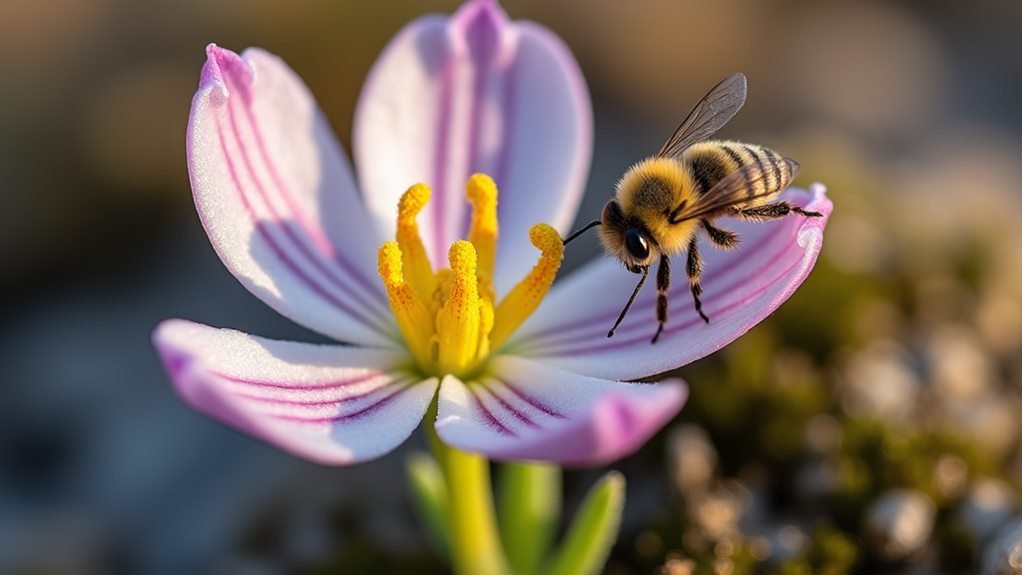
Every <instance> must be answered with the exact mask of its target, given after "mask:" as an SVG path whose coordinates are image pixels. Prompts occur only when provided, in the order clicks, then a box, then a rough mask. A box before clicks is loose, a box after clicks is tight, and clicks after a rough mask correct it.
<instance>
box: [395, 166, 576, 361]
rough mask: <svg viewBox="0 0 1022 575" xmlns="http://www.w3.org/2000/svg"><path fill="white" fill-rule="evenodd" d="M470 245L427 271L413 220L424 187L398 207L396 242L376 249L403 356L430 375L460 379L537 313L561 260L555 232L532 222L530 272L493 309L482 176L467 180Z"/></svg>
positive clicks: (491, 229)
mask: <svg viewBox="0 0 1022 575" xmlns="http://www.w3.org/2000/svg"><path fill="white" fill-rule="evenodd" d="M466 195H467V197H468V200H469V202H470V203H471V204H472V220H471V224H470V227H469V233H468V240H458V241H456V242H454V244H453V245H451V247H450V249H449V250H448V253H447V261H448V264H449V266H450V267H447V268H443V269H440V270H438V271H436V272H434V271H433V268H432V265H431V264H430V261H429V258H428V256H427V254H426V249H425V246H424V245H423V243H422V239H421V238H420V236H419V226H418V224H417V223H416V217H417V216H418V214H419V212H421V211H422V209H423V208H424V207H425V206H426V204H427V203H428V202H429V198H430V189H429V188H428V187H427V186H426V185H424V184H416V185H414V186H412V187H411V188H409V189H408V191H406V192H405V193H404V195H403V196H401V200H400V202H399V203H398V221H397V241H396V242H387V243H385V244H383V245H382V246H380V251H379V254H378V255H379V262H378V263H379V273H380V278H381V279H382V280H383V284H384V286H385V287H386V288H387V295H388V298H389V299H390V308H391V310H392V311H393V312H394V316H395V318H396V319H397V324H398V327H399V328H400V330H401V334H402V335H403V336H404V339H405V343H406V345H407V346H408V349H409V351H410V352H411V354H412V356H413V357H414V358H415V361H416V363H418V366H419V368H420V369H421V370H422V371H423V372H424V373H426V374H428V375H437V376H443V375H446V374H454V375H458V376H464V375H467V374H470V373H471V372H472V371H474V370H476V369H477V368H479V367H480V366H481V365H482V364H483V362H484V361H485V360H486V358H487V357H488V356H489V354H490V350H491V349H496V348H497V347H499V346H500V345H501V344H502V343H504V342H505V341H506V340H507V338H508V336H510V335H511V333H512V332H513V331H514V330H515V329H516V328H517V327H518V326H520V325H521V324H522V322H524V321H525V319H526V318H528V317H529V315H531V314H532V312H534V311H535V310H536V308H537V307H539V304H540V302H541V301H542V300H543V297H544V296H545V295H546V292H547V290H549V289H550V286H551V285H552V284H553V282H554V278H555V277H556V276H557V271H558V270H559V269H560V267H561V260H562V259H563V257H564V244H563V243H562V241H561V236H560V234H558V233H557V231H556V230H554V229H553V228H552V227H550V226H548V225H547V224H536V225H535V226H533V227H532V229H531V230H529V239H530V240H531V242H532V245H534V246H535V247H536V248H538V249H539V251H540V257H539V261H538V262H537V263H536V265H535V266H534V267H533V268H532V270H531V271H530V272H529V273H528V275H526V276H525V278H524V279H522V281H520V282H519V283H518V285H516V286H515V287H514V288H512V289H511V291H510V292H508V293H507V295H506V296H504V298H503V299H502V300H500V302H499V303H498V304H496V305H494V302H495V301H496V296H495V293H494V289H493V284H492V283H491V277H492V276H493V270H494V266H495V264H496V256H497V237H498V226H497V186H496V184H494V183H493V180H492V179H491V178H490V177H489V176H486V175H484V174H475V175H473V176H472V177H471V178H469V181H468V185H467V186H466Z"/></svg>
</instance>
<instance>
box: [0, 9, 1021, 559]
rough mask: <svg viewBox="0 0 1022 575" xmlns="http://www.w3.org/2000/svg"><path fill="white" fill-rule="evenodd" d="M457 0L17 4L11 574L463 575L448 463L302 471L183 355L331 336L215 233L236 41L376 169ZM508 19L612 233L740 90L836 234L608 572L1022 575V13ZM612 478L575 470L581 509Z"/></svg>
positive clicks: (633, 493)
mask: <svg viewBox="0 0 1022 575" xmlns="http://www.w3.org/2000/svg"><path fill="white" fill-rule="evenodd" d="M456 5H457V3H456V2H451V1H448V2H433V1H430V2H411V1H401V2H387V3H385V4H384V3H368V2H353V1H348V2H327V1H324V0H320V1H309V2H289V3H284V2H269V1H268V0H245V1H242V0H235V1H209V2H205V1H204V2H200V1H192V0H188V1H177V2H171V1H167V0H164V1H153V2H132V1H130V0H88V1H83V0H41V1H34V2H29V1H28V0H0V78H2V85H0V177H2V178H0V181H2V183H0V187H2V193H3V200H4V206H3V210H2V214H3V215H2V222H3V225H2V226H0V282H2V287H3V292H4V293H5V294H6V296H5V297H4V298H3V302H4V303H3V306H4V309H3V312H2V317H3V323H2V324H0V365H2V366H3V378H2V379H0V386H2V397H3V399H2V401H0V572H2V573H54V574H60V573H75V574H77V573H86V574H88V573H114V572H118V573H156V574H162V573H168V574H169V573H266V574H277V573H374V572H413V571H414V572H417V573H429V572H438V573H440V572H444V571H445V567H444V565H443V563H441V562H440V561H439V560H438V559H436V558H435V556H434V555H433V554H432V553H431V551H430V548H429V547H428V544H427V542H426V540H425V539H424V538H423V536H422V535H421V534H420V533H421V532H420V530H419V525H418V524H417V522H416V519H415V517H414V516H413V514H412V512H411V509H410V505H409V502H408V499H407V498H406V496H405V490H404V487H405V486H404V480H403V465H404V459H405V456H406V455H407V454H408V453H409V451H410V450H413V449H418V448H420V446H421V439H418V438H416V439H415V440H414V441H412V442H411V443H410V444H408V445H406V446H404V447H403V448H402V449H401V450H399V452H398V453H395V454H392V455H390V456H388V457H385V458H383V459H382V460H380V461H376V462H373V463H369V464H365V465H361V466H358V467H353V468H339V469H327V468H321V467H318V466H315V465H312V464H308V463H305V462H302V461H299V460H297V459H295V458H292V457H290V456H288V455H285V454H283V453H280V452H278V451H277V450H275V449H273V448H270V447H268V446H265V445H263V444H261V443H259V442H257V441H254V440H250V439H247V438H245V437H242V436H240V435H238V434H236V433H234V432H232V431H230V430H228V429H226V428H224V427H221V426H220V425H218V424H215V423H213V422H211V421H209V420H207V419H205V418H203V417H201V416H199V415H197V414H195V413H193V412H192V411H190V410H189V409H187V408H186V407H185V406H184V405H183V403H182V402H181V401H180V400H179V399H178V398H177V397H176V396H175V394H174V393H173V392H172V390H171V388H170V386H169V384H168V381H167V379H166V377H165V376H164V374H163V372H162V370H161V369H160V367H159V365H158V362H157V359H156V356H155V353H154V352H153V350H152V348H151V346H150V344H149V333H150V331H151V329H152V328H153V327H154V326H155V324H156V323H157V322H158V321H160V320H161V319H164V318H167V317H172V316H178V317H186V318H190V319H194V320H197V321H201V322H204V323H209V324H212V325H222V326H231V327H235V328H238V329H241V330H244V331H248V332H253V333H257V334H260V335H264V336H269V337H274V338H293V339H304V340H316V339H317V338H316V336H314V335H311V334H309V333H307V332H304V331H303V330H301V329H300V328H298V327H296V326H295V325H294V324H292V323H290V322H289V321H287V320H284V319H283V318H281V317H279V316H277V315H276V314H275V313H274V312H272V311H270V310H269V308H267V307H265V306H264V305H262V304H260V303H259V302H258V301H257V300H256V299H255V298H254V297H252V296H251V295H249V294H248V293H247V292H246V291H245V290H244V289H243V288H242V287H241V286H240V284H238V283H237V282H236V281H235V280H234V279H233V277H231V276H230V274H229V273H228V272H227V271H226V270H225V269H224V268H223V267H222V266H221V264H220V263H219V261H218V259H217V257H216V256H215V254H214V253H213V251H212V249H211V248H210V246H209V244H208V242H207V240H206V237H205V235H204V233H203V232H202V229H201V227H200V226H199V222H198V218H197V217H196V215H195V212H194V208H193V206H192V203H191V197H190V191H189V186H188V181H187V173H186V168H185V161H184V130H185V123H186V119H187V114H188V109H189V105H190V100H191V96H192V94H193V92H194V89H195V86H196V83H197V79H198V73H199V69H200V67H201V65H202V62H203V60H204V52H203V48H204V46H205V45H206V43H208V42H211V41H215V42H217V43H218V44H220V45H222V46H225V47H228V48H231V49H235V50H239V51H240V49H242V48H244V47H246V46H250V45H257V46H262V47H265V48H267V49H269V50H271V51H273V52H276V53H278V54H280V55H282V56H283V57H284V58H285V59H286V60H287V61H288V63H289V64H290V65H291V66H292V67H293V68H294V69H295V70H297V71H298V73H299V74H300V75H301V76H302V77H303V78H304V79H305V81H306V82H307V83H308V84H309V86H310V87H311V89H312V91H313V93H314V94H315V95H316V97H317V98H318V100H319V102H320V104H321V106H322V107H323V108H324V109H325V111H326V114H327V116H328V117H329V118H330V120H331V122H332V124H333V126H334V127H335V128H336V131H337V133H338V135H339V137H340V139H341V140H342V142H344V144H345V145H346V146H347V145H348V144H349V143H350V133H351V116H352V111H353V109H354V105H355V99H356V96H357V94H358V90H359V88H360V86H361V82H362V80H363V78H364V77H365V74H366V72H367V70H368V69H369V67H370V65H371V64H372V62H373V60H374V58H375V56H376V54H378V53H379V51H380V49H381V48H382V47H383V46H384V44H385V43H386V42H387V40H388V39H389V38H390V36H391V35H392V34H394V33H395V32H396V31H397V30H398V29H399V28H400V27H401V26H402V25H403V24H404V23H405V22H407V21H408V20H410V19H412V18H413V17H415V16H417V15H420V14H422V13H425V12H436V11H440V12H449V11H451V10H453V9H454V8H455V7H456ZM505 8H506V10H507V11H508V12H509V13H510V15H511V16H512V17H513V18H527V19H532V20H536V21H539V22H541V23H543V24H545V25H547V26H548V27H550V28H552V29H553V30H554V31H556V32H557V33H558V34H560V35H561V36H562V37H563V38H564V39H565V40H566V42H567V43H568V44H569V45H570V47H571V48H572V50H573V51H574V52H575V54H576V56H577V58H578V60H579V61H580V63H581V66H582V70H583V72H584V73H585V75H586V78H587V80H588V82H589V87H590V90H591V92H592V98H593V104H594V110H595V116H596V118H595V119H596V123H595V130H596V131H595V156H594V162H593V169H592V173H591V177H590V180H589V184H588V186H589V187H588V194H587V198H586V202H585V205H584V206H583V212H582V213H583V214H590V215H592V214H596V213H598V209H599V206H600V205H602V203H603V202H604V201H605V200H606V198H607V196H608V195H609V194H610V193H611V189H612V186H613V182H614V181H615V180H616V178H617V177H618V176H619V175H620V174H621V172H622V171H623V170H624V169H625V168H626V167H627V166H628V165H629V164H630V163H631V162H633V161H635V160H637V159H639V158H641V157H643V156H645V155H647V154H648V153H649V152H651V151H652V150H654V149H656V147H657V146H659V144H660V143H661V141H662V140H663V138H665V137H666V136H667V135H668V134H669V133H670V132H671V131H672V130H673V128H674V127H675V125H676V124H677V122H678V121H679V120H680V119H681V117H683V115H684V114H685V113H687V111H688V109H689V107H690V106H691V105H692V104H693V103H694V102H695V101H696V100H697V99H698V98H699V97H700V96H701V95H702V94H703V93H704V92H705V91H706V89H708V88H709V87H710V86H712V85H713V84H714V83H715V82H716V81H717V80H719V79H720V78H722V77H723V76H724V75H726V74H727V73H730V72H733V71H738V70H740V71H744V72H745V73H746V74H747V75H748V76H749V81H750V97H749V102H748V105H747V106H746V108H745V110H744V111H743V113H742V114H740V115H739V116H738V117H737V118H736V119H735V120H734V121H733V122H732V123H731V124H730V125H729V126H728V127H727V128H726V129H725V131H724V133H723V134H724V135H725V136H730V137H740V138H741V139H745V140H748V141H753V142H758V143H762V144H766V145H769V146H770V147H773V148H775V149H778V150H781V151H782V152H784V153H785V154H786V155H790V156H793V157H795V158H798V159H799V161H800V162H801V164H802V166H803V170H802V173H801V175H800V178H799V181H800V183H801V184H808V183H809V182H812V181H814V180H819V181H823V182H825V183H826V184H827V185H828V187H829V189H830V194H831V197H832V198H833V199H834V202H835V204H836V206H837V209H836V211H835V214H834V216H833V218H832V219H831V224H830V226H829V227H828V229H827V240H826V243H825V248H824V253H823V255H822V256H821V259H820V263H819V264H818V266H817V268H816V270H815V271H814V272H813V274H812V275H811V276H810V278H809V280H808V281H807V282H806V283H805V285H804V286H803V287H802V289H801V290H800V291H798V292H797V294H796V295H795V296H794V297H793V298H792V299H791V300H790V301H789V302H788V303H787V304H785V306H783V307H782V309H781V311H780V312H779V313H777V314H776V315H774V316H773V317H772V318H770V319H769V320H768V321H766V322H764V323H763V324H762V325H761V326H759V327H757V328H756V329H755V330H753V331H752V332H750V333H749V334H748V335H747V336H745V337H744V338H742V339H741V340H739V341H738V342H737V343H736V344H734V345H732V346H730V347H728V348H727V349H726V350H724V351H722V352H720V353H718V354H716V355H715V356H713V357H711V358H708V359H706V360H704V361H702V362H699V363H697V364H695V365H692V366H688V367H686V368H684V369H682V370H680V372H679V373H680V374H681V375H682V376H683V377H685V378H686V379H687V380H688V381H689V382H690V384H691V386H692V393H691V400H690V402H689V405H688V406H687V407H686V409H685V410H684V411H683V412H682V414H681V416H680V417H679V420H678V421H677V422H675V423H674V424H673V425H672V426H670V427H669V428H668V429H667V430H665V431H664V432H663V433H662V434H661V435H660V436H658V437H657V438H656V439H655V440H654V441H652V442H651V443H650V444H649V445H648V446H647V447H646V448H644V449H643V450H642V451H641V452H640V453H638V454H636V455H635V456H633V457H631V458H629V459H627V460H624V461H621V462H619V463H617V464H615V466H614V467H615V468H618V469H621V470H622V471H624V473H625V475H626V476H627V478H628V482H629V488H628V504H627V512H626V517H625V522H624V526H623V530H622V534H621V539H620V541H619V544H618V546H617V547H616V548H615V550H614V553H613V555H612V557H611V559H610V562H609V564H608V568H607V569H608V572H611V573H665V574H670V575H681V574H692V573H700V574H702V573H712V574H718V575H729V574H740V573H783V574H789V573H790V574H796V573H798V574H805V573H827V574H833V575H836V574H840V573H936V572H942V573H975V572H985V573H1016V572H1022V515H1017V512H1018V507H1017V502H1018V496H1019V494H1020V491H1019V488H1020V486H1022V451H1020V442H1019V439H1020V419H1019V413H1020V406H1022V354H1020V350H1022V226H1020V225H1019V222H1020V221H1022V162H1020V161H1019V160H1020V158H1022V114H1020V113H1019V111H1018V109H1017V106H1018V102H1020V101H1022V70H1020V68H1019V62H1018V54H1019V53H1022V35H1020V34H1018V22H1019V21H1022V4H1020V3H1018V2H1003V1H996V0H980V1H976V2H969V3H964V2H955V1H952V0H916V1H905V2H883V1H879V0H871V1H851V0H848V1H837V2H825V3H824V2H811V1H809V0H764V1H756V2H752V1H742V0H721V1H718V2H712V3H709V2H695V1H694V0H693V1H678V0H673V1H666V0H665V1H652V0H650V1H643V2H628V3H625V2H611V1H609V0H595V1H594V0H591V1H587V2H582V1H577V2H559V3H552V2H541V1H539V0H508V1H507V2H505ZM585 217H587V218H588V217H590V216H585ZM586 249H591V250H595V244H594V243H591V244H589V246H588V247H587V248H586ZM593 253H594V251H590V252H589V253H585V249H582V248H579V249H578V250H576V251H575V252H574V253H572V254H571V259H570V261H569V265H570V266H574V265H577V264H578V263H579V262H580V261H582V260H583V259H584V256H588V255H592V254H593ZM599 473H600V470H594V471H588V472H574V473H571V474H569V475H568V476H567V478H566V489H567V493H566V497H567V501H568V509H569V510H570V509H571V508H572V505H577V502H578V501H579V499H580V498H581V495H582V494H583V493H584V490H585V489H586V488H588V486H589V485H591V484H592V482H593V481H594V480H595V478H596V477H597V476H598V474H599Z"/></svg>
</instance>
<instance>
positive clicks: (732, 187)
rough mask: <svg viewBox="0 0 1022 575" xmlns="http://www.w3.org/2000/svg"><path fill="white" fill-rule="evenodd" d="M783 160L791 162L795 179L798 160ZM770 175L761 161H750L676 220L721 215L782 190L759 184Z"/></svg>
mask: <svg viewBox="0 0 1022 575" xmlns="http://www.w3.org/2000/svg"><path fill="white" fill-rule="evenodd" d="M782 161H783V162H784V163H786V164H787V165H788V170H790V172H791V179H795V174H797V173H798V169H799V164H798V162H796V161H795V160H792V159H791V158H784V160H782ZM767 176H768V172H767V171H766V169H765V168H764V167H763V166H761V165H759V164H748V165H746V166H742V167H741V168H739V169H737V170H735V171H734V172H731V174H730V175H728V176H727V177H726V178H724V179H723V180H721V181H719V182H717V184H716V185H715V186H713V187H712V188H710V189H709V191H707V192H706V193H705V194H702V195H701V196H700V197H699V200H698V201H696V202H694V203H693V204H692V206H691V207H689V208H688V209H686V210H684V211H682V212H681V213H680V214H678V215H677V216H676V219H675V220H674V221H678V222H680V221H684V220H692V219H696V218H702V217H706V216H713V215H718V214H719V213H720V212H721V211H723V210H726V209H728V208H730V207H732V206H735V205H738V204H744V203H746V202H750V201H753V200H757V199H759V198H764V197H766V196H770V195H773V194H776V193H778V192H780V191H781V190H779V189H777V188H775V187H771V186H768V185H767V184H766V183H765V182H764V183H763V185H759V183H760V182H763V181H764V180H766V178H767ZM757 190H762V191H757Z"/></svg>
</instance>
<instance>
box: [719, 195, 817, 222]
mask: <svg viewBox="0 0 1022 575" xmlns="http://www.w3.org/2000/svg"><path fill="white" fill-rule="evenodd" d="M790 213H796V214H799V215H802V216H805V217H807V218H820V217H823V214H821V213H820V212H809V211H806V210H804V209H802V208H800V207H798V206H793V205H791V204H789V203H788V202H785V201H783V200H782V201H779V202H772V203H769V204H763V205H762V206H756V207H753V208H744V209H740V210H737V212H736V214H737V215H739V216H741V217H743V218H746V219H749V220H776V219H778V218H783V217H784V216H786V215H788V214H790Z"/></svg>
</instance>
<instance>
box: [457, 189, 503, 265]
mask: <svg viewBox="0 0 1022 575" xmlns="http://www.w3.org/2000/svg"><path fill="white" fill-rule="evenodd" d="M465 193H466V195H467V196H468V201H469V202H471V204H472V223H471V225H470V226H469V228H468V241H470V242H472V245H474V246H475V248H476V252H477V253H478V254H479V271H480V273H481V274H483V275H486V276H488V277H491V276H493V265H494V261H495V260H496V257H497V184H495V183H494V182H493V178H491V177H490V176H487V175H486V174H473V175H472V177H471V178H469V179H468V185H467V186H465Z"/></svg>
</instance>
